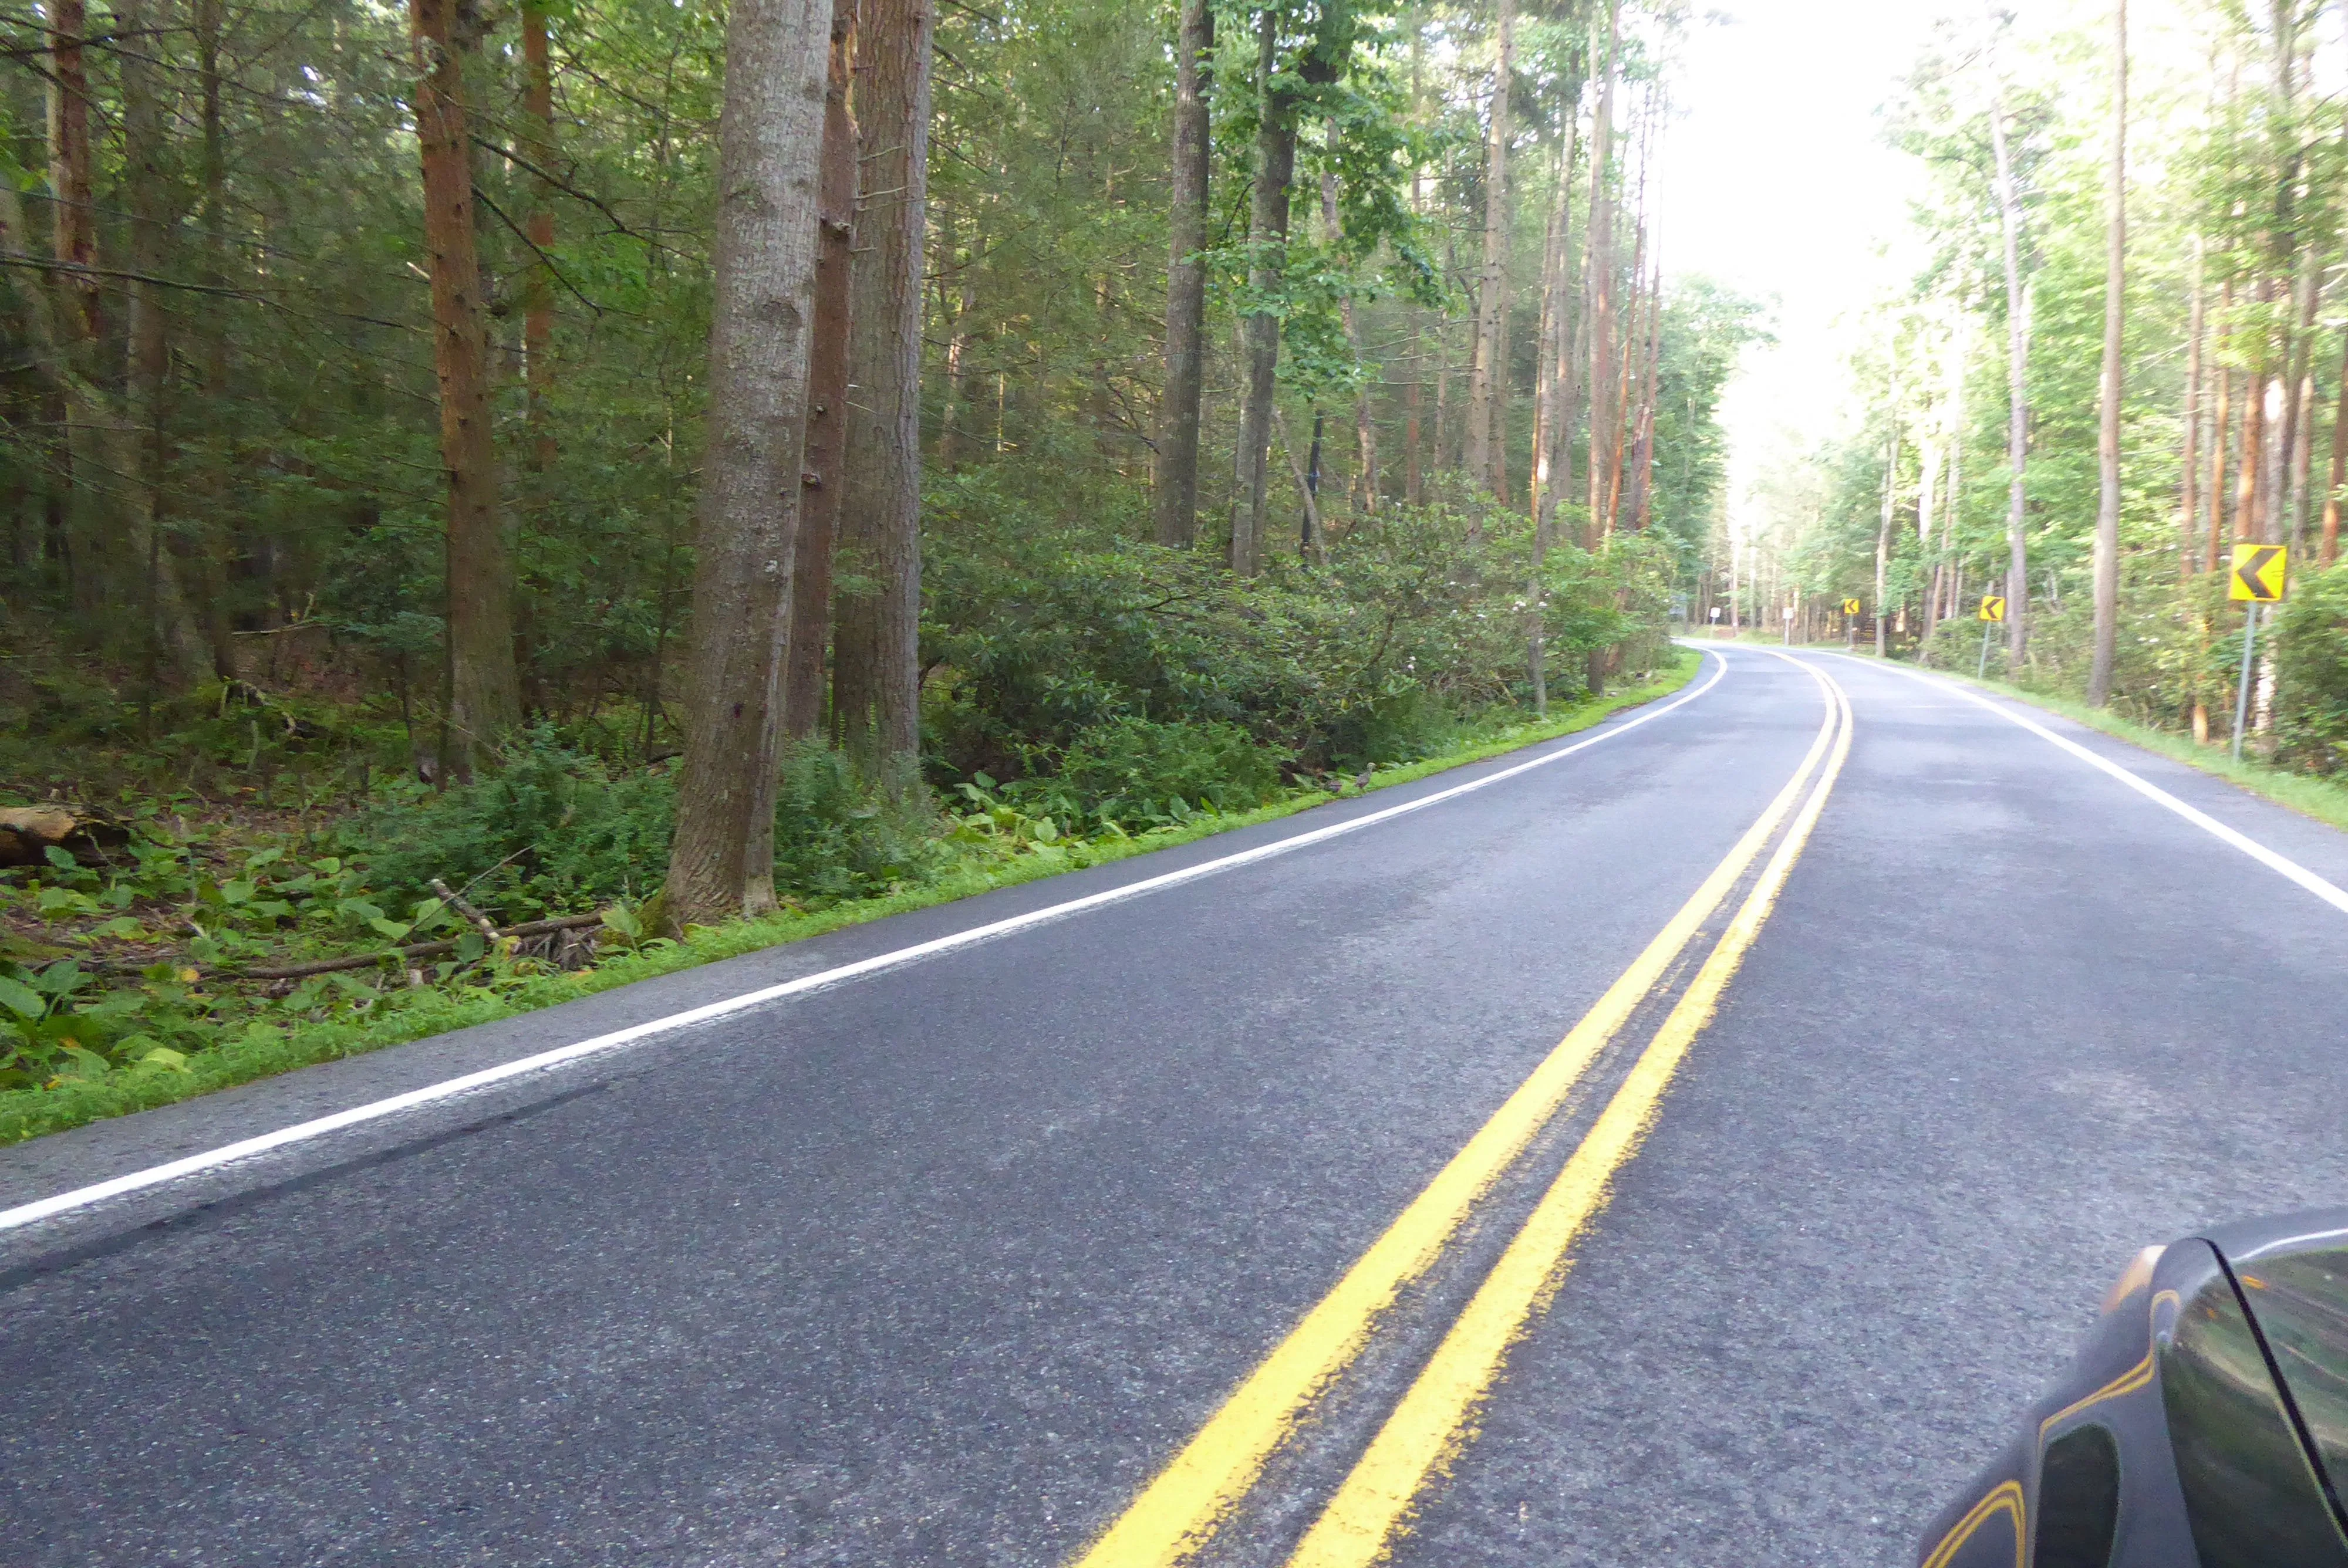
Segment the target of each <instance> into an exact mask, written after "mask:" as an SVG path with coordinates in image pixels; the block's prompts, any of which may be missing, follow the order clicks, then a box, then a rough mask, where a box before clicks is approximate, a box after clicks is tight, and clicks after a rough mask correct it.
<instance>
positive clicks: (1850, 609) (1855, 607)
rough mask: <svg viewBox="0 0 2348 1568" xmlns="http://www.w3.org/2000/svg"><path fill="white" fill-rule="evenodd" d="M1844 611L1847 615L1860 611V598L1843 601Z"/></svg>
mask: <svg viewBox="0 0 2348 1568" xmlns="http://www.w3.org/2000/svg"><path fill="white" fill-rule="evenodd" d="M1842 612H1843V613H1844V614H1845V615H1857V614H1858V613H1859V600H1855V599H1846V600H1843V601H1842Z"/></svg>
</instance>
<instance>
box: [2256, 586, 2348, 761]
mask: <svg viewBox="0 0 2348 1568" xmlns="http://www.w3.org/2000/svg"><path fill="white" fill-rule="evenodd" d="M2274 656H2275V688H2276V693H2277V702H2276V713H2275V739H2276V743H2277V751H2276V760H2278V761H2279V762H2281V763H2283V764H2286V765H2288V766H2290V767H2292V768H2296V769H2298V770H2299V771H2301V772H2302V773H2311V774H2339V773H2342V772H2343V771H2348V565H2342V566H2335V567H2333V568H2332V569H2330V570H2328V571H2309V572H2302V573H2300V574H2299V576H2298V577H2296V578H2295V579H2292V582H2291V598H2290V599H2289V600H2286V601H2285V602H2284V606H2283V610H2282V614H2281V620H2279V621H2278V622H2277V623H2276V626H2275V637H2274Z"/></svg>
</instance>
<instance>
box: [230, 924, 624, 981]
mask: <svg viewBox="0 0 2348 1568" xmlns="http://www.w3.org/2000/svg"><path fill="white" fill-rule="evenodd" d="M602 923H603V917H602V914H600V913H597V914H593V915H565V916H562V917H561V918H559V919H554V920H528V921H524V922H523V923H522V924H521V925H519V926H512V927H508V928H507V929H506V931H505V932H504V933H503V934H504V935H506V936H509V937H525V938H527V937H546V936H551V935H553V934H554V933H555V932H558V931H577V930H582V929H584V928H585V927H589V926H600V925H602ZM456 950H457V944H456V943H455V942H453V941H443V942H410V943H409V944H408V945H407V946H406V947H404V948H377V949H376V951H374V952H372V953H354V954H351V955H350V956H348V957H346V958H315V959H313V960H311V961H310V962H309V963H306V964H275V965H272V966H270V967H269V968H259V969H215V970H213V971H212V975H211V978H212V979H215V980H300V979H308V978H309V977H310V976H312V975H328V974H333V973H334V972H335V970H337V969H364V968H371V967H373V966H375V965H378V964H381V963H384V962H385V961H386V960H388V959H391V958H399V959H402V960H406V959H409V958H445V957H447V956H448V954H450V953H453V952H455V951H456Z"/></svg>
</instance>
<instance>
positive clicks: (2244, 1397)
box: [1920, 1209, 2348, 1568]
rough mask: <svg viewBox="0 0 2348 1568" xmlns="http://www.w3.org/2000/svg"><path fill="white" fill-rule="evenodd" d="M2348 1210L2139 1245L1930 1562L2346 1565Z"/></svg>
mask: <svg viewBox="0 0 2348 1568" xmlns="http://www.w3.org/2000/svg"><path fill="white" fill-rule="evenodd" d="M2343 1485H2348V1209H2328V1210H2320V1211H2314V1212H2310V1213H2303V1214H2283V1215H2278V1216H2276V1217H2273V1218H2271V1219H2262V1220H2251V1221H2246V1222H2243V1223H2241V1224H2239V1225H2221V1226H2219V1227H2217V1228H2216V1229H2213V1230H2210V1231H2208V1232H2205V1233H2203V1234H2202V1235H2197V1236H2188V1237H2187V1238H2185V1239H2183V1240H2181V1241H2177V1242H2172V1243H2170V1244H2169V1245H2168V1246H2166V1247H2157V1248H2147V1249H2146V1251H2145V1252H2144V1253H2142V1254H2140V1255H2138V1256H2137V1259H2136V1261H2135V1262H2134V1263H2132V1264H2131V1265H2130V1266H2128V1269H2127V1273H2125V1274H2123V1275H2122V1276H2120V1278H2119V1280H2118V1282H2117V1283H2116V1284H2115V1285H2114V1286H2112V1290H2111V1294H2110V1296H2107V1297H2106V1300H2105V1303H2104V1310H2103V1315H2102V1317H2100V1318H2099V1319H2098V1320H2097V1322H2096V1327H2094V1328H2093V1329H2092V1330H2090V1331H2089V1333H2088V1335H2087V1337H2086V1341H2085V1344H2084V1345H2083V1346H2082V1347H2081V1348H2080V1351H2079V1355H2078V1358H2077V1359H2076V1360H2075V1361H2074V1362H2073V1364H2072V1366H2071V1369H2070V1370H2069V1372H2068V1373H2066V1374H2065V1376H2064V1377H2063V1378H2061V1379H2060V1380H2059V1381H2058V1382H2057V1384H2056V1386H2055V1389H2054V1390H2053V1391H2052V1392H2050V1393H2049V1394H2048V1395H2047V1396H2046V1397H2045V1398H2044V1399H2041V1400H2040V1401H2039V1402H2038V1403H2037V1404H2036V1405H2034V1407H2032V1409H2031V1411H2030V1415H2029V1417H2028V1419H2026V1421H2025V1422H2024V1426H2023V1429H2022V1430H2021V1431H2020V1432H2019V1433H2017V1434H2016V1436H2015V1438H2014V1440H2013V1445H2012V1447H2011V1448H2009V1449H2008V1450H2007V1451H2006V1453H2005V1455H2004V1457H2003V1459H2001V1460H1999V1461H1998V1462H1997V1463H1996V1464H1994V1465H1993V1466H1992V1467H1991V1468H1990V1469H1989V1470H1988V1471H1985V1472H1983V1474H1982V1476H1981V1477H1980V1479H1979V1480H1977V1481H1975V1482H1974V1483H1973V1484H1972V1486H1971V1487H1969V1488H1967V1489H1966V1491H1965V1492H1964V1494H1963V1495H1962V1497H1960V1498H1959V1499H1958V1501H1955V1502H1954V1503H1952V1504H1951V1505H1950V1506H1949V1508H1948V1509H1947V1510H1946V1511H1945V1512H1943V1513H1942V1514H1941V1517H1940V1518H1939V1519H1938V1520H1936V1521H1935V1522H1933V1524H1932V1526H1931V1529H1930V1530H1929V1531H1927V1532H1926V1533H1925V1536H1924V1540H1923V1544H1922V1549H1921V1557H1920V1561H1921V1563H1922V1565H1923V1568H2107V1565H2108V1568H2348V1511H2343V1508H2342V1506H2341V1505H2342V1501H2343V1490H2342V1489H2343Z"/></svg>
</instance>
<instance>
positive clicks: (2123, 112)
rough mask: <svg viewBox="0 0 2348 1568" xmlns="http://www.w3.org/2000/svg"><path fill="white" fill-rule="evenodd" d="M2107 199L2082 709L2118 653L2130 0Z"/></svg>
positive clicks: (2120, 30)
mask: <svg viewBox="0 0 2348 1568" xmlns="http://www.w3.org/2000/svg"><path fill="white" fill-rule="evenodd" d="M2105 178H2106V188H2105V193H2104V200H2105V206H2106V211H2105V218H2104V225H2105V240H2104V377H2103V419H2102V423H2101V425H2100V426H2099V428H2098V431H2097V435H2096V459H2097V464H2098V467H2099V470H2100V474H2101V479H2102V484H2101V487H2100V491H2099V499H2098V501H2097V504H2096V646H2095V653H2094V656H2093V658H2092V659H2091V660H2090V661H2089V663H2088V667H2087V705H2088V706H2089V707H2092V708H2101V707H2104V706H2106V705H2107V704H2108V703H2109V702H2111V698H2112V662H2113V660H2114V658H2115V657H2116V653H2117V651H2118V648H2119V617H2120V414H2121V407H2120V397H2121V393H2122V390H2123V388H2124V385H2125V383H2124V381H2123V376H2124V374H2125V373H2126V367H2125V365H2123V364H2122V363H2121V354H2122V349H2123V343H2122V338H2123V333H2124V329H2125V327H2126V325H2127V0H2113V4H2112V155H2111V163H2110V167H2109V169H2107V170H2106V176H2105Z"/></svg>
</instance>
